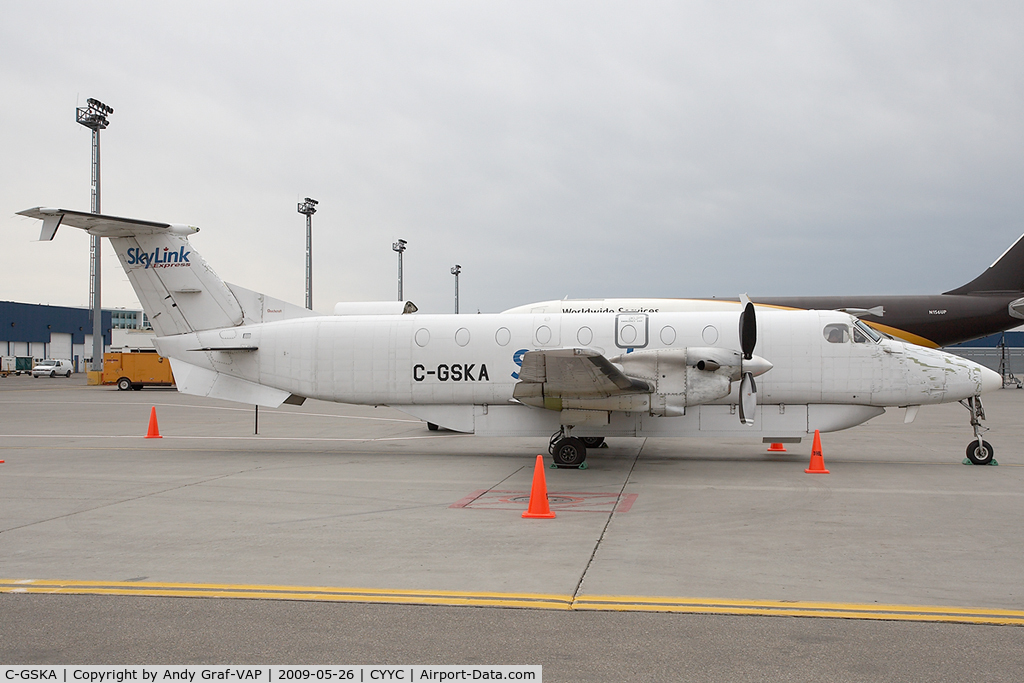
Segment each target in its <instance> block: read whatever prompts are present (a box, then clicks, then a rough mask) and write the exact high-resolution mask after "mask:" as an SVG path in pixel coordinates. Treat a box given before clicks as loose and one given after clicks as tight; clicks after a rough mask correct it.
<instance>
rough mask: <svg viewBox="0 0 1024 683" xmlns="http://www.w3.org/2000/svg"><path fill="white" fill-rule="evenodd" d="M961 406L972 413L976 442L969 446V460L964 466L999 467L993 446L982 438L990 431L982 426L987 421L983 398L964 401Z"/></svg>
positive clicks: (965, 461) (973, 397)
mask: <svg viewBox="0 0 1024 683" xmlns="http://www.w3.org/2000/svg"><path fill="white" fill-rule="evenodd" d="M960 404H961V405H962V406H963V407H964V408H967V410H969V411H970V412H971V427H973V428H974V441H971V442H970V443H969V444H967V459H966V460H964V464H965V465H968V464H971V465H998V464H999V463H997V462H996V461H995V457H994V456H995V449H994V448H992V444H990V443H989V442H988V441H985V440H984V439H982V438H981V435H982V433H983V432H987V431H988V427H982V426H981V420H984V419H985V407H984V406H983V405H981V396H971V397H970V398H966V399H963V400H961V401H960Z"/></svg>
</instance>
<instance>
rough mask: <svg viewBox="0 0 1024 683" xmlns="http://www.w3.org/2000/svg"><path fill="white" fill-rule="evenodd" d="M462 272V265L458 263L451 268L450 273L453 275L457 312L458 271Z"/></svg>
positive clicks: (457, 309)
mask: <svg viewBox="0 0 1024 683" xmlns="http://www.w3.org/2000/svg"><path fill="white" fill-rule="evenodd" d="M461 272H462V266H460V265H459V264H458V263H456V264H455V267H454V268H452V275H454V276H455V312H456V313H458V312H459V273H461Z"/></svg>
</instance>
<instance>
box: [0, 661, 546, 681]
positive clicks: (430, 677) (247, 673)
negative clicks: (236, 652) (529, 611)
mask: <svg viewBox="0 0 1024 683" xmlns="http://www.w3.org/2000/svg"><path fill="white" fill-rule="evenodd" d="M0 676H2V678H0V683H7V681H11V682H12V683H21V682H26V683H42V682H44V681H56V682H57V683H127V682H128V681H138V682H139V683H179V682H184V683H197V681H233V682H234V683H240V682H249V683H280V682H282V681H360V682H362V681H367V682H370V681H393V682H395V681H400V682H401V683H411V682H415V681H433V682H440V683H443V682H445V681H543V674H542V667H541V666H540V665H539V664H531V665H507V664H505V665H495V666H482V665H444V666H419V665H401V666H399V665H393V666H379V665H373V666H371V665H358V666H286V665H275V666H241V665H231V666H142V665H128V666H3V665H0Z"/></svg>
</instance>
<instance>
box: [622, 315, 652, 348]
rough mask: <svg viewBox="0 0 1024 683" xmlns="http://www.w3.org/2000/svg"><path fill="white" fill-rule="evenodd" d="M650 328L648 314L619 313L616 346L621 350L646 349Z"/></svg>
mask: <svg viewBox="0 0 1024 683" xmlns="http://www.w3.org/2000/svg"><path fill="white" fill-rule="evenodd" d="M649 328H650V321H649V320H648V318H647V314H646V313H619V314H618V315H616V316H615V345H616V346H618V347H619V348H620V349H642V348H645V347H646V346H647V335H648V330H649Z"/></svg>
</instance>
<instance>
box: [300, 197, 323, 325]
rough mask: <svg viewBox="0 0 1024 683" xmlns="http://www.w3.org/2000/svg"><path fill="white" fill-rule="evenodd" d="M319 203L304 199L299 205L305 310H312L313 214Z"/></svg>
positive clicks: (307, 198)
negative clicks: (303, 242)
mask: <svg viewBox="0 0 1024 683" xmlns="http://www.w3.org/2000/svg"><path fill="white" fill-rule="evenodd" d="M317 204H319V202H318V201H317V200H315V199H310V198H309V197H306V200H305V201H303V202H301V203H299V213H301V214H305V216H306V308H308V309H309V310H311V311H312V310H313V214H314V213H316V205H317Z"/></svg>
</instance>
